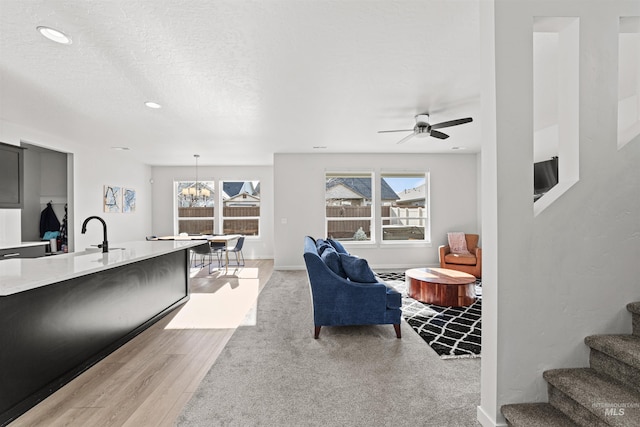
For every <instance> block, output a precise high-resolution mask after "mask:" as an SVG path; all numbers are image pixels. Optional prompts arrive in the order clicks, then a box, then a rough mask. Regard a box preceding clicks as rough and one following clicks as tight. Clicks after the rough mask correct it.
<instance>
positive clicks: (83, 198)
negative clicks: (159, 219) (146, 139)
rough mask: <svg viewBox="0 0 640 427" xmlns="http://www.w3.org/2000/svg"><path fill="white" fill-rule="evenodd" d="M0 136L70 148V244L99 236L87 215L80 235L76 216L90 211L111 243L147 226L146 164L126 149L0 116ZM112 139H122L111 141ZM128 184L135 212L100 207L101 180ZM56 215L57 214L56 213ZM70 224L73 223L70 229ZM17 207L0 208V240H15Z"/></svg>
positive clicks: (79, 245)
mask: <svg viewBox="0 0 640 427" xmlns="http://www.w3.org/2000/svg"><path fill="white" fill-rule="evenodd" d="M0 141H2V142H6V143H8V144H13V145H20V142H21V141H24V142H27V143H30V144H34V145H38V146H42V147H45V148H49V149H52V150H55V151H61V152H65V153H71V154H73V158H74V161H73V167H72V174H73V180H72V182H71V183H70V185H69V187H70V188H71V189H72V192H71V197H70V200H69V211H70V212H69V219H70V222H69V228H70V239H71V238H73V239H75V241H71V242H70V244H73V245H74V246H73V247H75V250H83V249H84V248H86V247H88V246H90V245H92V244H98V243H101V242H102V227H101V225H100V223H99V222H97V221H95V222H94V221H92V222H91V223H90V224H89V225H88V228H87V233H86V234H85V235H82V234H80V228H81V225H82V221H83V220H84V219H85V218H87V217H88V216H91V215H98V216H100V217H102V218H103V219H104V220H105V221H106V223H107V226H108V239H109V242H110V244H111V245H113V244H114V243H117V242H124V241H130V240H140V239H144V237H145V236H146V235H147V234H149V233H150V230H151V191H150V189H151V188H150V186H151V184H150V182H149V180H150V178H151V168H150V167H149V166H147V165H144V164H141V163H139V162H137V161H133V160H130V159H129V158H128V157H127V153H126V152H114V151H112V150H110V149H109V148H108V147H105V148H104V149H96V148H95V147H91V148H89V147H88V146H87V145H85V144H83V141H68V140H64V139H61V138H58V137H56V136H54V135H48V134H46V133H43V132H41V131H39V130H38V129H35V128H29V127H24V126H21V125H18V124H14V123H11V122H7V121H3V120H0ZM114 145H122V143H121V142H120V143H116V142H114ZM105 184H107V185H117V186H126V187H129V188H133V189H135V190H136V192H137V207H136V212H135V213H131V214H122V213H119V214H116V213H105V212H103V208H102V188H103V185H105ZM60 219H61V218H60ZM72 228H73V229H72ZM21 240H22V239H21V219H20V210H19V209H0V241H7V242H19V241H21Z"/></svg>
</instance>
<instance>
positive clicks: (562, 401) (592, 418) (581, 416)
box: [548, 384, 608, 427]
mask: <svg viewBox="0 0 640 427" xmlns="http://www.w3.org/2000/svg"><path fill="white" fill-rule="evenodd" d="M548 386H549V388H548V394H549V403H550V404H551V405H552V406H553V407H555V408H556V409H558V410H559V411H561V412H563V413H564V414H565V415H566V416H567V417H569V418H571V420H572V421H573V422H575V423H576V424H578V425H579V426H584V427H608V425H607V424H606V423H605V422H603V421H602V420H601V419H600V418H598V417H597V416H596V415H594V414H593V413H591V412H590V411H589V410H587V409H586V408H585V407H584V406H582V405H580V404H579V403H578V402H576V401H575V400H573V399H571V398H570V397H569V396H567V395H566V394H564V393H563V392H561V391H560V390H558V389H557V388H555V387H554V386H553V385H551V384H549V385H548Z"/></svg>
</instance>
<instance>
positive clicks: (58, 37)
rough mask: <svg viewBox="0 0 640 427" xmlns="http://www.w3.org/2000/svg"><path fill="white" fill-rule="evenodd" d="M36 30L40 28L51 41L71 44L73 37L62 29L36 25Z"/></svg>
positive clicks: (41, 32)
mask: <svg viewBox="0 0 640 427" xmlns="http://www.w3.org/2000/svg"><path fill="white" fill-rule="evenodd" d="M36 30H38V32H39V33H40V34H42V35H43V36H44V37H46V38H48V39H49V40H51V41H54V42H56V43H60V44H71V37H69V36H68V35H66V34H65V33H63V32H62V31H58V30H56V29H54V28H50V27H45V26H42V25H41V26H39V27H36Z"/></svg>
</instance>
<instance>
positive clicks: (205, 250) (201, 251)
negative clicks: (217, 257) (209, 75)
mask: <svg viewBox="0 0 640 427" xmlns="http://www.w3.org/2000/svg"><path fill="white" fill-rule="evenodd" d="M198 255H200V256H201V260H202V263H201V264H200V266H201V267H204V259H205V257H207V256H208V257H209V265H211V249H210V247H209V245H200V246H195V247H193V248H191V266H192V267H197V266H198V264H195V265H194V261H197V259H196V258H197V256H198Z"/></svg>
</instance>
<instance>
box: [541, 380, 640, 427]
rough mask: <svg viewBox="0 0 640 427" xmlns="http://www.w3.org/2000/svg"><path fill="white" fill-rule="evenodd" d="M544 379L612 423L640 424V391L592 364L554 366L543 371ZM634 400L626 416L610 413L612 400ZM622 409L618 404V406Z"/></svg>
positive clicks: (621, 401) (621, 424)
mask: <svg viewBox="0 0 640 427" xmlns="http://www.w3.org/2000/svg"><path fill="white" fill-rule="evenodd" d="M543 377H544V379H545V380H546V381H547V382H548V383H549V384H550V385H552V386H553V387H555V388H557V389H558V390H559V391H561V392H562V393H564V394H565V395H566V396H567V397H569V398H570V399H572V400H573V401H575V402H576V403H578V404H579V405H580V406H581V407H582V408H584V410H586V411H589V412H591V413H592V414H594V415H595V416H597V417H598V418H600V419H601V420H603V421H604V422H606V423H607V424H608V425H612V426H640V407H637V403H638V402H640V393H638V392H635V391H633V390H632V389H630V388H628V387H625V386H623V385H622V384H619V383H617V382H614V381H610V380H609V378H608V377H607V376H605V375H602V374H599V373H598V372H596V371H595V370H593V369H591V368H576V369H553V370H550V371H545V372H544V373H543ZM612 402H613V403H615V404H630V405H631V407H626V408H624V411H623V412H624V415H623V416H615V414H613V415H612V414H611V413H607V411H611V409H612V407H611V406H610V405H609V406H608V404H611V403H612ZM615 409H618V408H615Z"/></svg>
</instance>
